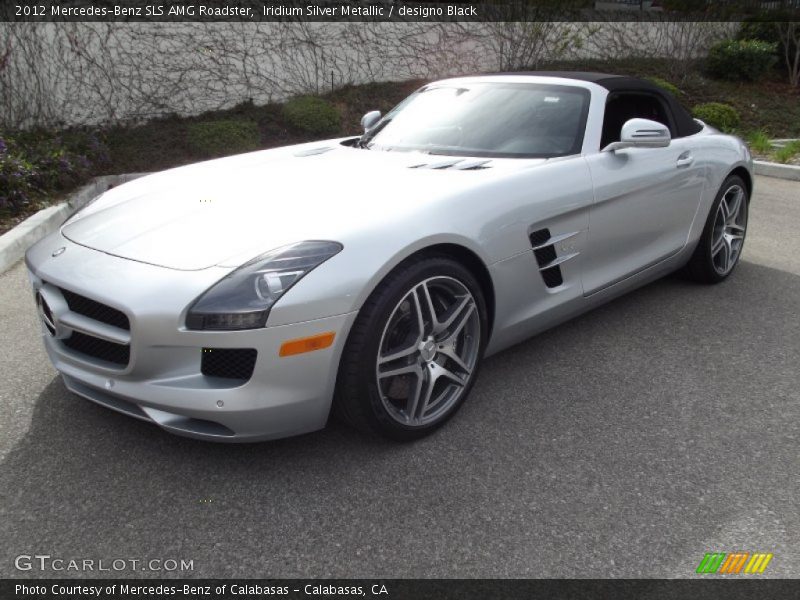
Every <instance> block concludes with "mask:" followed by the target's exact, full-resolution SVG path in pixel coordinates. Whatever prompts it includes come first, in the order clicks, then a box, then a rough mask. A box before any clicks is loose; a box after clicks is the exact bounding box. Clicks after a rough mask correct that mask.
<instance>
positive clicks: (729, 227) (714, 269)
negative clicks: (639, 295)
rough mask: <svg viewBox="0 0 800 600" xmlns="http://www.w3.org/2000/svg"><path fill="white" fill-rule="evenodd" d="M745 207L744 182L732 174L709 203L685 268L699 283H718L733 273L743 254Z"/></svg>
mask: <svg viewBox="0 0 800 600" xmlns="http://www.w3.org/2000/svg"><path fill="white" fill-rule="evenodd" d="M748 207H749V197H748V193H747V185H745V183H744V181H743V180H742V178H741V177H739V176H738V175H731V176H730V177H728V178H727V179H726V180H725V181H724V182H723V184H722V187H720V191H719V193H718V194H717V197H716V199H715V200H714V204H713V205H712V206H711V211H710V212H709V215H708V220H707V221H706V225H705V228H704V229H703V235H702V236H701V238H700V241H699V242H698V244H697V248H695V251H694V254H692V257H691V258H690V259H689V262H688V264H687V265H686V267H685V269H684V272H685V273H686V275H688V276H689V277H690V278H691V279H693V280H695V281H699V282H701V283H718V282H720V281H723V280H724V279H726V278H727V277H728V276H729V275H730V274H731V273H732V272H733V269H734V268H735V267H736V265H737V263H738V262H739V259H740V258H741V256H742V249H743V247H744V238H745V234H746V233H747V214H748Z"/></svg>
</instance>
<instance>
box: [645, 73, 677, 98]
mask: <svg viewBox="0 0 800 600" xmlns="http://www.w3.org/2000/svg"><path fill="white" fill-rule="evenodd" d="M645 79H646V80H647V81H649V82H650V83H652V84H654V85H657V86H658V87H660V88H661V89H662V90H666V91H668V92H669V93H670V94H672V95H673V96H680V95H681V91H680V90H679V89H678V87H677V86H674V85H672V84H671V83H670V82H669V81H665V80H664V79H661V78H660V77H645Z"/></svg>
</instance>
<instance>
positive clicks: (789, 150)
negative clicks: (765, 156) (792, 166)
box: [772, 140, 800, 163]
mask: <svg viewBox="0 0 800 600" xmlns="http://www.w3.org/2000/svg"><path fill="white" fill-rule="evenodd" d="M798 154H800V140H794V141H793V142H789V143H788V144H786V145H785V146H784V147H783V148H778V149H777V150H775V153H774V154H773V155H772V156H773V157H774V158H775V160H777V161H778V162H779V163H787V162H789V161H790V160H792V159H793V158H794V157H795V156H797V155H798Z"/></svg>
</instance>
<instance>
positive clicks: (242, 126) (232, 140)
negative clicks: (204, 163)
mask: <svg viewBox="0 0 800 600" xmlns="http://www.w3.org/2000/svg"><path fill="white" fill-rule="evenodd" d="M188 142H189V149H190V150H191V152H192V154H194V155H196V156H200V157H203V158H214V157H218V156H228V155H231V154H241V153H243V152H251V151H253V150H257V149H258V147H259V145H260V142H261V134H260V133H259V131H258V124H256V122H255V121H238V120H228V121H205V122H201V123H191V124H190V125H189V129H188Z"/></svg>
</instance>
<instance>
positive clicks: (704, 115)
mask: <svg viewBox="0 0 800 600" xmlns="http://www.w3.org/2000/svg"><path fill="white" fill-rule="evenodd" d="M692 114H693V115H694V116H695V117H697V118H698V119H700V120H701V121H704V122H705V123H707V124H709V125H711V126H713V127H716V128H717V129H719V130H721V131H728V132H729V131H733V130H734V129H735V128H736V126H737V125H739V121H740V118H739V113H738V112H736V109H735V108H733V107H732V106H730V105H728V104H722V103H721V102H709V103H708V104H698V105H697V106H695V107H694V108H693V109H692Z"/></svg>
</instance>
